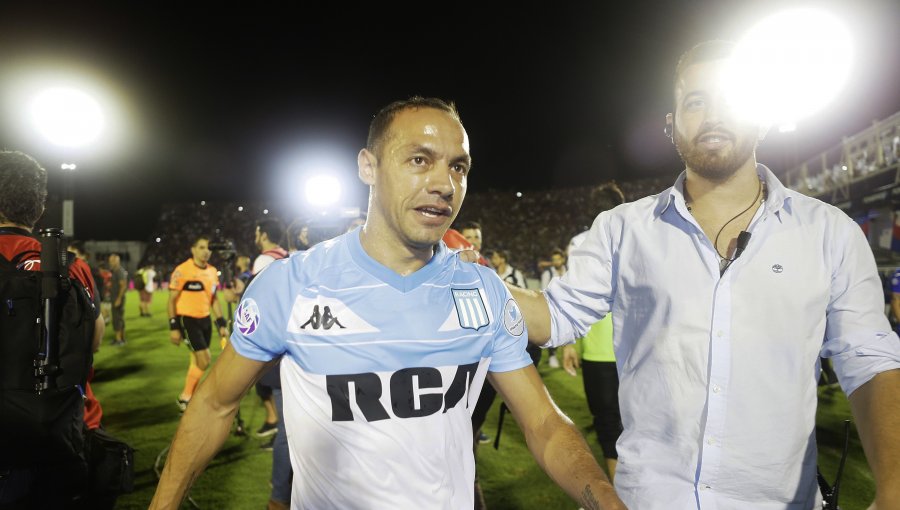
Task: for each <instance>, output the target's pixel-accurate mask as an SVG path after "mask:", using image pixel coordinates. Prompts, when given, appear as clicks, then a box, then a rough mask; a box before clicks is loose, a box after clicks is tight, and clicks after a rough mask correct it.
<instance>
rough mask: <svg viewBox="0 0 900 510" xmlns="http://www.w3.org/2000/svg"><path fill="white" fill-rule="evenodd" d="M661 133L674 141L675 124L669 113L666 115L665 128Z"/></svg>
mask: <svg viewBox="0 0 900 510" xmlns="http://www.w3.org/2000/svg"><path fill="white" fill-rule="evenodd" d="M663 133H665V134H666V136H667V137H668V138H669V139H671V140H673V141H674V140H675V122H674V120H673V117H672V114H671V113H667V114H666V126H665V127H664V128H663Z"/></svg>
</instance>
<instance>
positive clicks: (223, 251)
mask: <svg viewBox="0 0 900 510" xmlns="http://www.w3.org/2000/svg"><path fill="white" fill-rule="evenodd" d="M209 251H212V252H215V253H216V254H218V255H219V256H220V257H222V258H223V259H225V260H231V259H233V258H234V257H235V255H237V252H236V251H235V249H234V241H232V240H231V239H222V240H216V241H213V242H211V243H209Z"/></svg>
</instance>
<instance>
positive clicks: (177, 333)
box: [168, 236, 228, 411]
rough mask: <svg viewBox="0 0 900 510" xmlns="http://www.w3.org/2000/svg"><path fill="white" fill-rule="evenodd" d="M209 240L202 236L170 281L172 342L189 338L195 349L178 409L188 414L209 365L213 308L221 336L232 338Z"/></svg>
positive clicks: (177, 342)
mask: <svg viewBox="0 0 900 510" xmlns="http://www.w3.org/2000/svg"><path fill="white" fill-rule="evenodd" d="M210 255H211V252H210V250H209V239H208V238H206V237H203V236H201V237H198V238H197V239H196V240H195V241H194V244H193V246H191V258H190V259H188V260H186V261H184V262H183V263H181V264H180V265H179V266H178V267H176V268H175V271H173V272H172V277H171V278H170V279H169V304H168V311H169V330H170V331H169V339H170V340H171V341H172V343H173V344H175V345H181V342H182V341H183V339H184V336H185V335H187V340H188V345H189V346H190V348H191V364H190V366H189V367H188V372H187V377H185V380H184V390H183V391H182V392H181V395H180V396H179V397H178V407H179V408H180V409H181V410H182V411H184V410H185V409H186V408H187V405H188V402H190V401H191V397H192V396H193V395H194V389H195V388H196V387H197V384H198V383H199V382H200V378H201V377H203V373H204V372H205V371H206V368H207V367H208V366H209V362H210V355H209V345H210V342H211V340H212V338H211V337H212V326H211V324H210V322H209V314H210V309H212V314H213V316H214V317H215V323H216V327H218V328H219V335H221V336H222V337H227V336H228V329H227V327H226V326H227V323H226V322H225V319H224V318H223V317H222V306H221V305H220V304H219V301H218V300H217V299H216V289H217V288H218V286H219V276H218V272H217V271H216V268H215V267H213V266H212V265H211V264H209V256H210Z"/></svg>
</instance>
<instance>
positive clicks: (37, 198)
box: [0, 151, 47, 228]
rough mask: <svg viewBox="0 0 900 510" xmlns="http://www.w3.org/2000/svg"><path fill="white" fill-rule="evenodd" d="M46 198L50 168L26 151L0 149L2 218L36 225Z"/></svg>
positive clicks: (22, 223) (29, 226)
mask: <svg viewBox="0 0 900 510" xmlns="http://www.w3.org/2000/svg"><path fill="white" fill-rule="evenodd" d="M46 199H47V171H46V170H44V168H43V167H42V166H41V165H40V164H39V163H38V162H37V161H35V160H34V158H32V157H31V156H29V155H27V154H24V153H21V152H18V151H0V222H3V223H14V224H16V225H23V226H26V227H28V228H33V227H34V224H35V223H37V221H38V220H39V219H40V218H41V214H43V213H44V201H45V200H46Z"/></svg>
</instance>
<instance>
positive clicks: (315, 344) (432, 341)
mask: <svg viewBox="0 0 900 510" xmlns="http://www.w3.org/2000/svg"><path fill="white" fill-rule="evenodd" d="M482 336H484V335H483V334H482V333H473V334H471V335H462V336H455V337H452V338H437V339H431V338H429V339H421V338H419V339H415V338H414V339H408V340H370V341H368V342H341V343H339V344H335V343H326V342H301V341H299V340H292V339H290V338H288V339H287V340H285V341H286V342H287V343H289V344H294V345H302V346H304V347H345V346H350V345H377V344H440V343H447V342H455V341H457V340H462V339H463V338H480V337H482Z"/></svg>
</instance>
